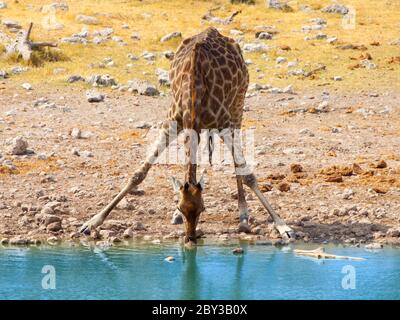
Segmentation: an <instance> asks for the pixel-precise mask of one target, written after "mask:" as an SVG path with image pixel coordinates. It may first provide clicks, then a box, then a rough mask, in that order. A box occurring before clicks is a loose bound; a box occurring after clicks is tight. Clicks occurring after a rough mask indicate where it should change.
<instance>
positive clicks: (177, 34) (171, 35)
mask: <svg viewBox="0 0 400 320" xmlns="http://www.w3.org/2000/svg"><path fill="white" fill-rule="evenodd" d="M174 38H182V33H181V32H179V31H175V32H171V33H169V34H167V35H165V36H164V37H162V38H161V40H160V42H167V41H169V40H171V39H174Z"/></svg>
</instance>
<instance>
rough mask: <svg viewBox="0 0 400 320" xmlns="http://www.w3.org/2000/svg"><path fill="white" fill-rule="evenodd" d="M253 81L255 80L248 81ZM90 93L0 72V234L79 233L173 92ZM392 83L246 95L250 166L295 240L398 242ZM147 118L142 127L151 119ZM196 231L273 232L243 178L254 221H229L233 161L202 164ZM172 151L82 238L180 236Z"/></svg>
mask: <svg viewBox="0 0 400 320" xmlns="http://www.w3.org/2000/svg"><path fill="white" fill-rule="evenodd" d="M256 89H260V88H256ZM102 93H103V95H104V96H103V99H99V100H102V101H101V102H91V103H90V102H88V97H87V96H86V92H85V90H84V89H82V88H77V87H68V88H67V87H57V86H47V87H46V86H42V87H41V86H38V85H36V86H35V85H34V86H33V88H22V87H20V86H16V85H15V84H13V83H11V82H7V80H6V81H4V82H2V83H1V85H0V239H2V240H1V241H2V243H3V244H6V243H14V244H18V243H19V244H23V243H29V242H32V243H35V242H38V241H42V242H43V241H46V240H47V241H53V242H56V241H59V240H66V239H72V240H73V241H79V240H82V239H87V237H86V236H83V235H80V234H79V233H77V231H78V229H79V227H80V226H81V225H82V223H83V222H85V221H86V220H87V219H88V218H89V217H91V216H92V215H93V214H95V213H96V212H98V211H99V210H101V208H102V207H103V206H104V205H106V204H107V202H108V201H109V200H110V199H111V198H112V197H113V196H114V195H115V194H116V193H117V192H118V191H119V190H120V188H121V187H122V186H123V185H124V183H125V182H126V180H127V178H128V177H129V176H130V173H132V172H133V171H134V170H135V169H136V168H138V166H139V165H140V162H141V161H142V160H143V159H144V157H145V154H146V151H147V148H148V145H149V144H150V143H151V142H152V141H153V140H154V136H153V133H154V131H155V128H156V127H157V125H158V124H159V122H160V121H161V120H162V119H163V117H164V115H165V114H166V111H167V109H168V105H169V102H170V97H169V96H168V95H165V96H161V97H149V96H143V95H134V94H132V93H130V92H121V91H118V90H114V91H112V90H108V89H107V90H104V91H103V92H102ZM398 101H400V91H399V90H398V89H397V90H387V91H385V90H379V91H371V90H368V91H356V92H345V91H343V90H342V91H335V90H333V89H324V88H323V87H321V88H320V89H318V90H314V91H312V90H310V91H303V92H294V93H293V92H291V90H288V91H287V93H271V92H263V90H256V91H253V92H250V94H249V97H248V98H247V100H246V105H245V112H244V121H243V128H245V129H255V130H254V134H255V151H254V156H255V161H256V168H255V173H256V175H257V177H258V179H259V184H260V186H261V188H262V190H263V192H265V195H266V196H267V197H268V199H269V200H270V202H271V204H272V206H273V207H274V208H275V209H276V211H277V212H278V213H279V214H280V215H281V216H282V218H284V219H285V220H286V222H287V223H288V224H289V225H290V226H291V227H292V228H293V229H294V230H295V231H296V237H297V239H298V240H303V241H316V242H341V243H352V244H357V243H367V242H368V243H370V242H371V243H372V242H379V243H392V244H399V243H400V215H399V211H400V200H399V199H400V197H399V196H400V153H399V150H400V138H399V133H400V132H399V128H400V116H399V114H400V113H399V111H400V110H399V109H400V106H399V104H398ZM149 127H150V128H149ZM206 169H207V174H206V189H205V195H204V198H205V205H206V208H207V209H206V211H205V212H204V213H203V214H202V216H201V220H200V222H199V226H198V228H199V229H200V230H201V233H202V234H203V237H206V238H217V239H220V240H227V239H236V238H244V239H247V240H251V241H253V240H254V241H256V240H260V241H261V240H263V241H265V240H274V239H279V234H278V233H277V232H276V231H275V230H274V228H273V225H272V223H271V220H270V219H269V217H268V216H267V214H266V212H265V211H264V209H263V208H262V206H261V204H260V203H259V201H258V200H257V199H256V198H255V197H254V196H253V195H252V194H250V191H248V192H247V199H248V204H249V207H250V214H251V229H252V233H251V234H238V233H237V225H238V209H237V200H236V181H235V178H234V175H233V170H232V166H231V165H222V166H221V165H215V166H213V167H210V166H206ZM172 175H175V176H177V177H178V178H182V177H183V171H182V167H181V166H179V165H177V164H170V165H167V164H163V165H156V166H155V167H153V168H152V170H151V171H150V173H149V175H148V177H147V179H146V180H145V181H144V182H143V183H142V184H141V185H140V186H139V188H138V189H137V190H136V191H135V192H134V194H131V195H129V196H128V198H127V199H126V201H123V202H122V203H121V205H119V208H118V209H117V210H115V211H113V212H112V214H111V216H110V217H109V219H108V220H107V221H106V222H105V223H104V225H103V226H102V227H100V228H99V230H98V232H95V233H94V234H92V236H91V237H90V238H89V239H90V240H91V239H93V240H98V241H104V240H105V241H110V242H117V241H118V240H119V239H124V238H125V239H126V238H141V237H144V239H145V240H149V241H154V242H158V241H164V240H166V239H178V238H179V237H181V236H182V235H183V226H182V225H172V224H171V223H170V220H171V217H172V214H173V212H174V210H175V208H176V202H175V201H176V199H175V196H174V193H173V190H172V187H171V185H170V181H169V178H170V176H172Z"/></svg>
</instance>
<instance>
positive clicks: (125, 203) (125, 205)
mask: <svg viewBox="0 0 400 320" xmlns="http://www.w3.org/2000/svg"><path fill="white" fill-rule="evenodd" d="M117 209H120V210H133V209H135V206H134V205H133V204H132V203H131V202H129V201H128V200H127V199H126V198H124V199H122V200H121V201H120V203H118V205H117Z"/></svg>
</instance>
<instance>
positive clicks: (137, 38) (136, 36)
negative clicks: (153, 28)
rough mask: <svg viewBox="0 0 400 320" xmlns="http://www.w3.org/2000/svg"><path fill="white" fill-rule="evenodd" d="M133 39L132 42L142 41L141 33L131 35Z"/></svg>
mask: <svg viewBox="0 0 400 320" xmlns="http://www.w3.org/2000/svg"><path fill="white" fill-rule="evenodd" d="M131 39H132V40H140V33H139V32H133V33H132V34H131Z"/></svg>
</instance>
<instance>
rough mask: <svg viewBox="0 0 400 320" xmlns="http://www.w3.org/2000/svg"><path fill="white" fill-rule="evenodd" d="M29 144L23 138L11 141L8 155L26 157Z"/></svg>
mask: <svg viewBox="0 0 400 320" xmlns="http://www.w3.org/2000/svg"><path fill="white" fill-rule="evenodd" d="M27 148H28V142H27V141H26V140H25V139H24V138H22V137H19V136H18V137H16V138H14V139H12V140H11V143H10V146H9V148H8V153H9V154H12V155H18V156H20V155H24V154H26V153H27Z"/></svg>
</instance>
